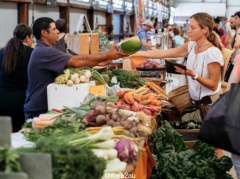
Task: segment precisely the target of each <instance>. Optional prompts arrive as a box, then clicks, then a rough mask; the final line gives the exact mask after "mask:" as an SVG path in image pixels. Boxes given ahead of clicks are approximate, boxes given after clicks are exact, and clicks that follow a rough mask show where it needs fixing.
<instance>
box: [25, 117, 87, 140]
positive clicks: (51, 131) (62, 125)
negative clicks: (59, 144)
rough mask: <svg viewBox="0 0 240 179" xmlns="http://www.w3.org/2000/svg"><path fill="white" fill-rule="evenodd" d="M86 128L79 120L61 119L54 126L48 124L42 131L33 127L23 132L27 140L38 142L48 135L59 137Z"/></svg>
mask: <svg viewBox="0 0 240 179" xmlns="http://www.w3.org/2000/svg"><path fill="white" fill-rule="evenodd" d="M84 128H85V126H84V125H83V124H82V123H79V122H69V121H61V122H59V123H56V124H53V125H52V126H47V127H45V128H44V129H43V130H41V131H39V130H38V129H34V128H33V129H31V131H30V132H29V133H28V132H23V134H24V135H25V137H26V139H27V140H29V141H32V142H36V141H37V140H39V139H44V138H45V139H46V138H48V137H59V136H66V135H68V134H72V133H77V132H79V130H82V129H84Z"/></svg>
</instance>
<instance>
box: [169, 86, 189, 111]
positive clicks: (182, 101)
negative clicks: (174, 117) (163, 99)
mask: <svg viewBox="0 0 240 179" xmlns="http://www.w3.org/2000/svg"><path fill="white" fill-rule="evenodd" d="M169 96H170V99H171V101H172V102H173V104H174V105H175V107H176V108H177V110H178V111H179V112H180V114H182V112H183V109H185V108H186V107H189V106H190V105H191V97H190V94H189V91H188V85H184V86H180V87H178V88H176V89H174V90H172V91H171V92H170V93H169Z"/></svg>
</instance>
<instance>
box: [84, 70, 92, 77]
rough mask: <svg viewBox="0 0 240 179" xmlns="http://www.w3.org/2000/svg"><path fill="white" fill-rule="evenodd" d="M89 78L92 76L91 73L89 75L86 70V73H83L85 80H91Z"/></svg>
mask: <svg viewBox="0 0 240 179" xmlns="http://www.w3.org/2000/svg"><path fill="white" fill-rule="evenodd" d="M91 76H92V73H91V72H90V71H89V70H86V72H85V77H86V78H87V79H89V78H91Z"/></svg>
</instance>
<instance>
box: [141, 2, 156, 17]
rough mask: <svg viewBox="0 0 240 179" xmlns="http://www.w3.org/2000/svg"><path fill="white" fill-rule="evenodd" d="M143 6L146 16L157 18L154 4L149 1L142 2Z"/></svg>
mask: <svg viewBox="0 0 240 179" xmlns="http://www.w3.org/2000/svg"><path fill="white" fill-rule="evenodd" d="M144 4H145V14H146V15H147V16H157V14H158V12H157V5H156V3H154V2H152V1H149V0H144Z"/></svg>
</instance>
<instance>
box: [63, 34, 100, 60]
mask: <svg viewBox="0 0 240 179" xmlns="http://www.w3.org/2000/svg"><path fill="white" fill-rule="evenodd" d="M67 47H68V49H70V50H72V51H73V52H75V53H77V54H81V55H84V54H99V35H98V33H80V34H78V35H74V34H68V38H67Z"/></svg>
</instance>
